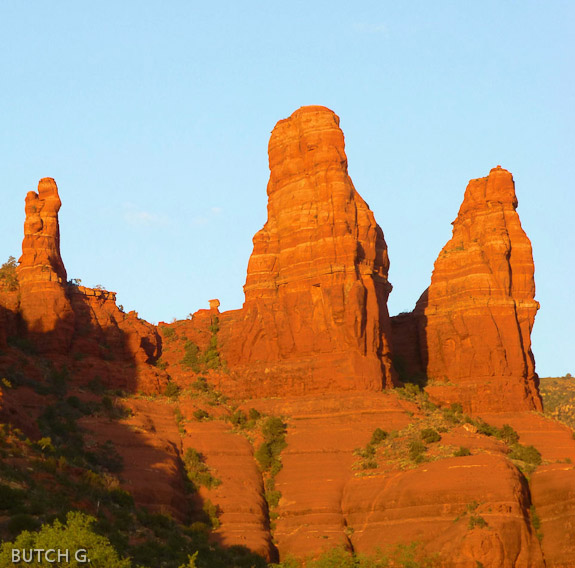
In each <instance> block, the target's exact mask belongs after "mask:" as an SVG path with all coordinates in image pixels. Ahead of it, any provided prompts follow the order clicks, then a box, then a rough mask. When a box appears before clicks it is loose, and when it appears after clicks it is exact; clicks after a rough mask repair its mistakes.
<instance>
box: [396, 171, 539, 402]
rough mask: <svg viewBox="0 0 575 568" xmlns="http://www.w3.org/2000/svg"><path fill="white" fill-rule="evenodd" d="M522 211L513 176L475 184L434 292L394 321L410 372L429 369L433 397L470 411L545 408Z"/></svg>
mask: <svg viewBox="0 0 575 568" xmlns="http://www.w3.org/2000/svg"><path fill="white" fill-rule="evenodd" d="M516 209H517V197H516V195H515V186H514V182H513V177H512V176H511V174H510V173H509V172H508V171H507V170H504V169H503V168H501V167H500V166H497V167H496V168H494V169H492V170H491V172H490V173H489V176H488V177H485V178H480V179H474V180H471V181H470V182H469V185H468V186H467V190H466V192H465V197H464V200H463V203H462V205H461V208H460V210H459V214H458V216H457V219H455V221H454V222H453V236H452V238H451V240H450V241H449V242H448V243H447V244H446V245H445V246H444V247H443V250H442V251H441V253H440V254H439V257H438V259H437V260H436V262H435V267H434V270H433V275H432V277H431V285H430V286H429V288H428V289H427V290H426V291H425V292H424V293H423V294H422V296H421V298H420V299H419V300H418V302H417V305H416V307H415V310H414V311H413V312H412V313H411V314H409V315H402V316H398V317H397V318H394V319H393V327H394V342H395V352H396V355H397V356H399V357H400V358H403V359H404V361H403V363H404V365H405V367H406V368H407V372H408V373H410V372H412V373H413V372H417V371H418V370H419V371H422V372H423V374H425V375H426V376H427V379H428V380H429V381H430V383H429V385H428V391H429V393H430V394H431V395H432V396H434V397H436V398H437V399H439V400H441V401H443V402H460V403H462V404H463V405H464V406H465V408H466V409H467V410H471V411H476V412H480V411H509V410H529V409H541V399H540V396H539V392H538V378H537V375H536V373H535V363H534V359H533V354H532V352H531V339H530V335H531V330H532V328H533V322H534V320H535V314H536V312H537V310H538V309H539V303H538V302H536V301H535V299H534V298H535V281H534V277H533V274H534V266H533V255H532V251H531V242H530V241H529V239H528V238H527V235H526V234H525V232H524V231H523V229H522V227H521V222H520V220H519V215H518V214H517V211H516Z"/></svg>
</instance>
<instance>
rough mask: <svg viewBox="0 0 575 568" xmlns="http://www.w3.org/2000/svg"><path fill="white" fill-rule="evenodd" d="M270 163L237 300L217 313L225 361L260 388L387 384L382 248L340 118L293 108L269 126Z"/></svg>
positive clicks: (316, 109) (384, 254)
mask: <svg viewBox="0 0 575 568" xmlns="http://www.w3.org/2000/svg"><path fill="white" fill-rule="evenodd" d="M269 162H270V171H271V173H270V180H269V183H268V188H267V193H268V198H269V200H268V220H267V222H266V224H265V225H264V227H263V229H261V230H260V231H259V232H258V233H257V234H256V235H255V237H254V249H253V253H252V255H251V258H250V261H249V265H248V272H247V278H246V284H245V286H244V291H245V296H246V299H245V303H244V307H243V309H242V310H241V311H238V312H234V313H232V314H231V317H229V316H228V317H226V316H224V318H223V323H224V325H225V326H231V329H229V330H228V331H229V335H228V341H227V342H225V344H224V346H223V347H224V350H225V354H224V357H225V359H226V360H227V362H228V364H229V365H230V367H232V368H238V369H239V368H242V369H245V368H246V367H247V366H249V371H248V374H251V373H253V372H254V371H255V372H256V373H257V376H258V377H259V378H260V380H259V381H258V385H257V386H258V391H259V392H261V390H260V389H261V388H262V387H263V388H265V389H266V390H269V391H270V392H272V391H274V390H277V392H283V393H284V394H285V393H286V392H291V393H293V394H295V393H303V392H310V391H314V390H318V389H327V390H332V389H335V390H342V389H343V390H349V389H365V388H367V389H372V390H378V389H381V388H382V387H385V386H389V385H391V384H392V383H393V374H392V370H391V364H390V357H389V341H388V328H389V315H388V311H387V297H388V295H389V292H390V290H391V285H390V284H389V282H388V280H387V272H388V267H389V261H388V258H387V246H386V243H385V240H384V238H383V233H382V231H381V228H380V227H379V226H378V225H377V223H376V222H375V219H374V216H373V213H372V212H371V210H370V209H369V207H368V206H367V204H366V203H365V201H364V200H363V199H362V198H361V197H360V195H359V194H358V193H357V191H356V190H355V188H354V186H353V183H352V181H351V179H350V177H349V175H348V173H347V158H346V155H345V150H344V137H343V133H342V131H341V129H340V128H339V118H338V117H337V116H336V115H335V114H334V113H333V112H332V111H330V110H329V109H327V108H325V107H318V106H312V107H303V108H300V109H299V110H297V111H296V112H294V113H293V115H292V116H291V117H290V118H288V119H285V120H281V121H280V122H278V124H277V125H276V127H275V128H274V130H273V132H272V136H271V139H270V143H269ZM226 324H227V325H226ZM225 334H226V331H225V330H224V335H225ZM262 371H263V373H262ZM244 374H245V373H244ZM263 376H265V380H264V381H263V383H262V381H261V378H262V377H263ZM247 388H248V390H249V386H248V387H247Z"/></svg>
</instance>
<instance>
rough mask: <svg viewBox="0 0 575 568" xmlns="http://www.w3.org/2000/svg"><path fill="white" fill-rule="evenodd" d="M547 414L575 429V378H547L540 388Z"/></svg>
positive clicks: (567, 376)
mask: <svg viewBox="0 0 575 568" xmlns="http://www.w3.org/2000/svg"><path fill="white" fill-rule="evenodd" d="M539 389H540V391H541V396H542V397H543V408H544V412H545V414H547V415H548V416H551V417H553V418H556V419H557V420H561V421H562V422H564V423H565V424H567V425H568V426H569V427H571V428H573V429H575V377H572V376H571V374H570V373H567V374H566V375H565V376H564V377H546V378H542V379H541V384H540V386H539Z"/></svg>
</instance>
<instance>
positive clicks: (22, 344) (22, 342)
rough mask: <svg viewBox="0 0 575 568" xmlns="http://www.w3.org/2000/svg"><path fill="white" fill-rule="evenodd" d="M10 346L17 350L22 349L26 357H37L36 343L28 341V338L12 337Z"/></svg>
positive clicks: (9, 340) (9, 339)
mask: <svg viewBox="0 0 575 568" xmlns="http://www.w3.org/2000/svg"><path fill="white" fill-rule="evenodd" d="M7 341H8V345H10V347H15V348H16V349H20V351H22V352H23V353H26V355H36V353H37V349H36V346H35V345H34V343H32V341H30V340H29V339H27V338H26V337H17V336H10V337H8V340H7Z"/></svg>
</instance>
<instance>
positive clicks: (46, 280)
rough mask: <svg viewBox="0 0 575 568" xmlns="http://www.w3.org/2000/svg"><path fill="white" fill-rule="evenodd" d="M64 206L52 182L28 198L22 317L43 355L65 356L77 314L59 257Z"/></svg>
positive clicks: (21, 275)
mask: <svg viewBox="0 0 575 568" xmlns="http://www.w3.org/2000/svg"><path fill="white" fill-rule="evenodd" d="M61 205H62V203H61V201H60V196H59V195H58V187H57V185H56V182H55V181H54V180H53V179H52V178H43V179H41V180H40V182H39V183H38V192H37V193H36V192H35V191H30V192H28V195H27V196H26V220H25V222H24V241H23V243H22V256H21V257H20V261H19V262H20V265H19V266H18V281H19V284H20V307H19V309H20V314H21V316H22V320H23V322H24V325H25V327H26V333H27V334H28V336H29V337H30V338H31V339H33V340H34V343H35V344H36V346H37V348H38V349H39V350H40V351H42V352H55V353H58V352H60V353H65V352H66V351H67V350H68V349H69V347H70V343H71V340H72V335H73V333H74V312H73V311H72V307H71V305H70V300H69V298H68V297H67V295H66V278H67V277H66V269H65V268H64V263H63V262H62V257H61V256H60V228H59V224H58V211H59V210H60V207H61Z"/></svg>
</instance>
